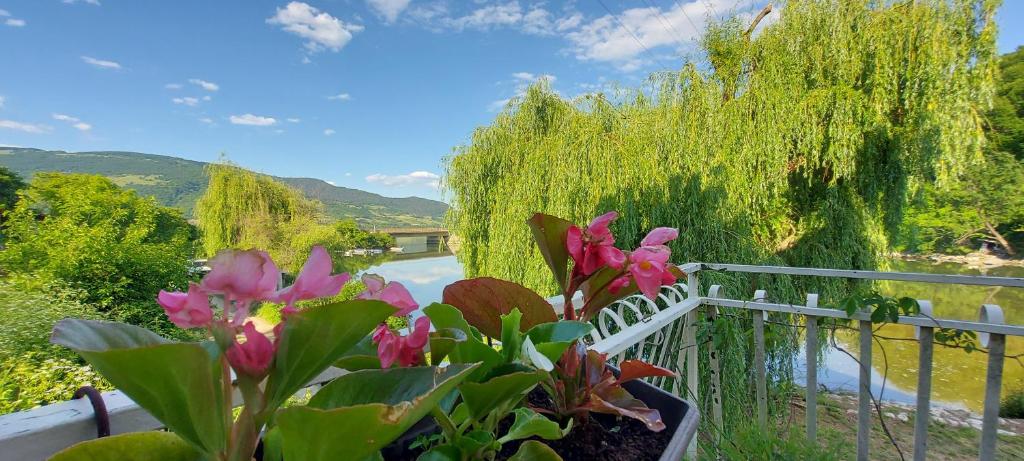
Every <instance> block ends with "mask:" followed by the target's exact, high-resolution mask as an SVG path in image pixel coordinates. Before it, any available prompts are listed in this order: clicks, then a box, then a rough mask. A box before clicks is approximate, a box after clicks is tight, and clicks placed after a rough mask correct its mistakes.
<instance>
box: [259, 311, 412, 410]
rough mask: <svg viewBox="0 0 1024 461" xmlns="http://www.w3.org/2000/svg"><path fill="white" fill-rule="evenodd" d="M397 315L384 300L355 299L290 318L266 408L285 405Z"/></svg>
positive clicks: (300, 313) (279, 351) (269, 386)
mask: <svg viewBox="0 0 1024 461" xmlns="http://www.w3.org/2000/svg"><path fill="white" fill-rule="evenodd" d="M394 312H395V308H394V307H392V306H391V305H389V304H387V303H384V302H381V301H366V300H354V301H344V302H340V303H335V304H328V305H325V306H317V307H313V308H309V309H305V310H302V311H299V312H297V313H294V314H292V315H290V316H289V317H288V320H287V321H285V324H284V331H283V332H282V333H281V338H280V339H279V340H278V346H277V353H276V354H275V355H274V366H273V369H272V370H271V372H270V377H269V378H268V379H267V388H266V396H267V397H266V398H267V408H276V407H278V406H280V405H281V404H283V403H284V401H285V400H287V399H288V397H290V396H291V395H293V394H295V393H296V392H298V390H299V389H301V388H302V387H303V386H305V385H306V383H308V382H309V381H310V380H311V379H313V378H315V377H316V375H318V374H320V373H321V372H322V371H324V370H326V369H327V367H329V366H331V364H333V363H334V362H335V361H336V360H338V359H339V358H341V357H342V356H344V355H345V353H346V352H348V351H349V350H350V349H352V347H353V346H355V345H356V343H358V342H359V341H360V340H361V339H363V338H365V337H366V335H367V334H369V333H370V331H371V330H373V328H374V327H376V326H377V325H379V324H380V323H381V322H383V321H384V320H385V319H387V318H388V316H390V315H391V314H393V313H394Z"/></svg>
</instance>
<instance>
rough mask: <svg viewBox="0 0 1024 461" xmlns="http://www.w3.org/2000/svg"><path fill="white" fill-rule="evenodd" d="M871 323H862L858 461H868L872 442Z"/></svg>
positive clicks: (858, 396) (858, 394) (862, 321)
mask: <svg viewBox="0 0 1024 461" xmlns="http://www.w3.org/2000/svg"><path fill="white" fill-rule="evenodd" d="M871 335H872V331H871V321H870V320H861V321H860V379H859V382H860V386H859V389H858V392H857V461H868V460H869V459H870V456H869V455H868V451H869V447H870V440H871Z"/></svg>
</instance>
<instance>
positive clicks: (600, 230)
mask: <svg viewBox="0 0 1024 461" xmlns="http://www.w3.org/2000/svg"><path fill="white" fill-rule="evenodd" d="M618 217H619V214H618V213H616V212H614V211H611V212H608V213H605V214H603V215H601V216H598V217H596V218H594V221H593V222H591V223H590V225H589V226H587V228H586V229H585V230H581V229H580V228H579V227H576V226H572V227H570V228H569V232H568V234H567V235H566V240H565V246H566V249H567V250H569V255H570V256H572V260H573V262H574V263H575V268H574V269H573V271H574V272H576V271H578V272H580V273H582V274H583V275H584V276H588V275H590V274H593V273H594V272H597V270H598V269H600V268H602V267H604V266H611V267H612V268H615V269H621V268H622V265H623V264H625V262H626V255H625V254H623V253H622V250H619V249H618V248H615V246H614V245H615V236H613V235H612V232H611V230H610V229H608V225H609V224H611V222H612V221H614V220H615V219H616V218H618Z"/></svg>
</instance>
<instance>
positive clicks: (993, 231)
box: [985, 220, 1017, 256]
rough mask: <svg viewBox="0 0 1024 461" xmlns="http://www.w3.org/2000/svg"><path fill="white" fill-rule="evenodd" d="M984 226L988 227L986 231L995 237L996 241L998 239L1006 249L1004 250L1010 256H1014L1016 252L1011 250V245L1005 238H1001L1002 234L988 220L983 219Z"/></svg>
mask: <svg viewBox="0 0 1024 461" xmlns="http://www.w3.org/2000/svg"><path fill="white" fill-rule="evenodd" d="M985 228H986V229H988V233H989V234H991V235H992V237H993V238H995V239H996V241H998V242H999V244H1000V245H1002V246H1003V248H1005V249H1006V252H1007V253H1008V254H1009V255H1010V256H1014V255H1016V254H1017V252H1015V251H1013V246H1011V245H1010V242H1007V241H1006V239H1005V238H1003V234H1000V233H999V231H998V230H996V228H995V226H993V225H992V223H990V222H988V220H985Z"/></svg>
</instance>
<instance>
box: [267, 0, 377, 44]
mask: <svg viewBox="0 0 1024 461" xmlns="http://www.w3.org/2000/svg"><path fill="white" fill-rule="evenodd" d="M267 23H269V24H275V25H279V26H281V29H283V30H284V31H286V32H289V33H292V34H295V35H298V36H299V37H302V38H304V39H306V40H307V42H306V43H305V46H306V49H307V50H309V52H311V53H315V52H318V51H322V50H324V49H329V50H331V51H335V52H337V51H340V50H341V49H342V48H344V47H345V45H346V44H348V42H349V41H350V40H352V34H353V33H354V32H359V31H361V30H363V26H360V25H358V24H346V23H345V22H344V21H342V20H340V19H338V18H336V17H334V16H331V15H330V14H327V13H325V12H321V11H320V10H318V9H316V8H314V7H312V6H309V5H308V4H305V3H302V2H291V3H289V4H288V5H286V6H285V7H284V8H278V9H277V13H276V14H275V15H274V16H273V17H272V18H268V19H267Z"/></svg>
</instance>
